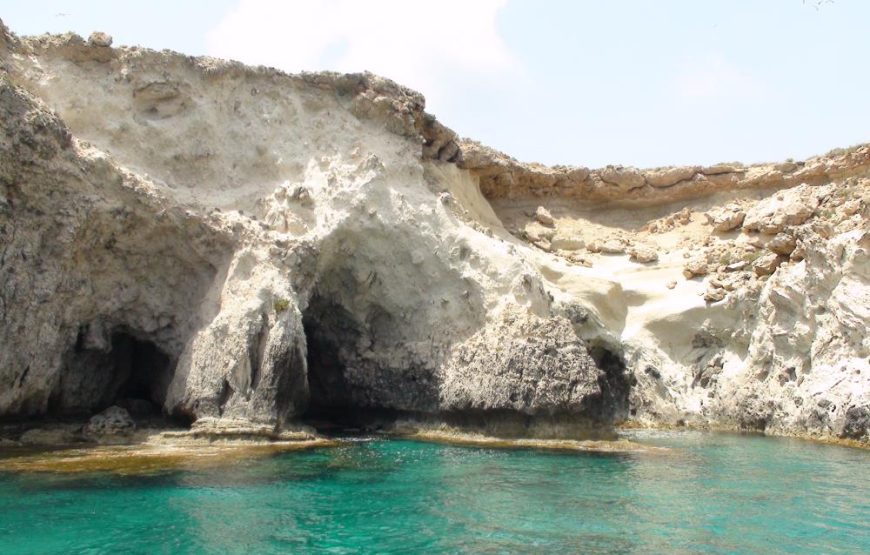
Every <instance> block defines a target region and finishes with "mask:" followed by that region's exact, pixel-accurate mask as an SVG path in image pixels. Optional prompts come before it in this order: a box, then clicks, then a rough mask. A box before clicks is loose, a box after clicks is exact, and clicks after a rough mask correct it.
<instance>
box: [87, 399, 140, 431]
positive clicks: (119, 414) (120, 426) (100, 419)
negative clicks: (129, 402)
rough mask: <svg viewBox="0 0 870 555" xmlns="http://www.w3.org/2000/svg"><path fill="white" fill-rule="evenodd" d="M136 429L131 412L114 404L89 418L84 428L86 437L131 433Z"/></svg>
mask: <svg viewBox="0 0 870 555" xmlns="http://www.w3.org/2000/svg"><path fill="white" fill-rule="evenodd" d="M135 430H136V423H135V422H134V421H133V419H132V418H131V417H130V413H129V412H127V411H126V410H125V409H122V408H121V407H117V406H112V407H109V408H107V409H106V410H104V411H103V412H101V413H99V414H96V415H94V416H92V417H91V419H90V420H88V423H87V424H86V425H85V427H84V429H83V430H82V431H83V433H84V435H85V437H91V438H100V437H103V436H111V435H129V434H132V433H133V432H134V431H135Z"/></svg>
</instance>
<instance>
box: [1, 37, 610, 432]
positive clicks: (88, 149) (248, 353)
mask: <svg viewBox="0 0 870 555" xmlns="http://www.w3.org/2000/svg"><path fill="white" fill-rule="evenodd" d="M11 41H12V39H11V38H9V39H8V40H7V43H11ZM14 47H15V48H16V51H17V52H19V53H20V54H21V56H20V57H18V58H14V59H12V58H10V57H9V54H8V53H6V54H4V58H3V61H4V67H7V70H6V72H5V73H4V74H3V76H2V89H0V110H2V111H3V118H2V122H0V125H3V127H4V129H3V131H4V135H3V136H4V137H5V140H4V142H3V143H2V145H0V146H2V149H0V156H2V168H3V170H2V171H3V174H2V175H0V178H2V181H0V183H2V187H3V189H2V191H3V197H2V198H3V204H2V214H0V229H2V230H3V233H4V237H6V238H8V239H7V241H5V242H4V244H3V257H2V263H0V272H2V273H0V275H2V276H3V289H2V304H0V309H2V311H3V317H4V319H3V322H4V325H3V326H2V328H0V334H2V338H3V342H4V344H6V345H15V346H16V348H14V349H4V350H3V353H2V354H0V379H2V380H3V383H4V384H7V387H4V388H3V390H2V392H0V414H5V415H18V414H30V415H39V414H74V413H75V414H88V413H93V412H95V411H99V410H102V409H104V408H105V407H107V406H110V405H112V404H114V403H119V402H122V403H126V404H127V405H129V406H133V405H135V406H142V405H143V404H145V405H148V404H153V405H155V406H158V407H160V408H161V409H162V410H163V411H164V412H167V413H169V414H174V415H179V416H185V417H187V418H190V419H191V420H202V421H220V420H226V421H233V422H237V421H248V422H263V423H267V424H274V425H282V424H285V423H287V422H290V421H292V420H297V419H299V418H301V417H302V416H303V415H304V414H306V411H308V410H309V408H311V407H312V406H319V407H332V408H336V409H348V410H350V409H353V408H362V409H386V410H395V411H403V412H414V413H428V414H437V413H440V412H449V411H462V410H465V409H482V410H507V411H514V412H517V413H523V414H532V415H533V414H538V413H541V414H545V413H546V414H549V413H565V414H577V415H579V416H583V417H584V418H588V419H590V420H595V421H599V422H602V423H605V424H606V423H610V422H612V421H613V420H614V419H615V418H617V416H618V415H617V411H614V410H610V412H607V413H606V414H605V412H603V409H602V408H601V406H602V403H601V402H599V401H596V399H600V398H601V397H602V395H603V393H602V389H601V386H600V385H599V374H600V372H601V371H600V369H599V368H598V366H596V363H595V361H594V360H593V358H592V357H591V356H590V354H589V353H588V352H587V348H586V343H585V342H584V340H583V339H581V338H580V337H578V336H577V335H576V333H575V331H574V330H573V328H572V327H571V326H570V325H569V324H567V323H566V322H565V321H564V320H563V319H560V318H561V317H560V316H557V315H555V314H553V313H552V311H551V308H550V304H551V299H550V297H549V296H548V294H547V292H546V290H545V289H544V287H543V286H542V284H541V279H540V276H539V275H538V273H537V271H536V270H535V269H534V267H533V266H532V265H531V264H530V263H529V262H528V261H526V260H525V259H524V258H523V256H522V255H521V253H520V252H519V251H518V250H517V249H516V247H514V246H512V245H511V244H509V241H508V240H507V238H508V237H509V235H508V234H507V233H506V232H505V231H504V230H503V229H500V226H498V220H497V218H495V216H494V215H492V213H491V210H490V209H489V207H488V204H487V203H486V201H485V200H484V199H483V198H482V197H481V196H480V194H479V192H478V190H477V187H476V184H475V183H474V182H473V181H472V180H471V178H470V176H468V175H467V174H466V173H464V172H462V171H460V170H459V169H458V168H456V167H455V165H453V164H452V163H449V162H456V161H457V160H458V159H459V158H458V150H457V148H458V147H457V146H456V143H455V142H454V141H453V135H452V132H449V130H447V129H446V128H444V127H443V126H440V124H437V122H435V121H434V120H433V119H431V118H429V117H428V116H426V115H425V114H424V113H423V112H422V98H421V97H420V96H419V95H417V94H416V93H413V92H412V91H408V90H407V89H404V88H402V87H399V86H398V85H395V84H393V83H391V82H388V81H386V80H383V79H380V78H377V77H374V76H370V75H360V76H342V75H333V74H318V75H304V76H287V75H283V74H280V73H278V72H267V71H264V70H253V69H249V68H245V67H243V66H239V65H235V64H227V63H223V62H217V61H214V60H206V59H200V60H194V59H190V58H185V57H182V56H178V55H171V54H158V53H154V52H149V51H143V50H138V49H112V48H111V47H110V45H109V44H108V40H103V39H102V38H100V37H97V38H96V39H93V40H91V41H90V42H88V43H85V42H83V41H81V40H80V39H79V38H77V37H75V36H72V35H67V36H61V37H40V38H36V39H28V40H25V41H17V39H16V42H15V46H14ZM36 60H38V61H39V66H37V65H35V64H32V62H33V61H36ZM264 110H265V111H266V112H268V113H269V114H271V115H269V116H268V117H264V116H263V113H264ZM289 129H294V130H295V131H293V133H291V134H289V135H288V130H289ZM421 136H422V142H423V143H424V146H423V149H422V151H421V146H420V142H421ZM299 137H303V138H302V139H300V138H299ZM84 140H87V143H86V142H84ZM240 145H244V146H240ZM248 145H250V150H245V149H246V148H248ZM427 153H428V155H427ZM427 156H428V157H431V158H433V159H434V160H436V161H427V160H425V158H426V157H427ZM445 161H446V162H445ZM133 168H135V169H133ZM34 304H37V305H39V306H40V307H41V308H40V310H39V311H33V310H32V309H30V307H32V306H33V305H34ZM507 314H510V315H511V316H510V317H509V321H510V325H507V324H505V322H506V321H507V320H506V319H507V318H508V317H507V316H506V315H507ZM536 330H537V331H536ZM553 330H558V335H557V336H554V337H552V338H550V339H546V338H542V339H541V340H538V339H536V337H535V336H536V334H537V333H538V332H540V333H541V334H543V335H546V334H548V333H550V331H553ZM554 333H555V332H554ZM503 342H507V343H506V344H510V345H513V347H511V348H510V349H509V350H508V351H502V349H501V348H500V346H501V345H502V343H503ZM472 353H476V354H477V355H479V358H477V360H478V362H477V363H476V364H475V363H471V362H469V360H470V359H471V358H474V355H473V354H472ZM533 376H537V378H535V381H536V382H537V383H532V382H530V380H531V379H532V378H533ZM484 384H488V385H484ZM621 395H622V397H623V398H624V397H625V395H624V393H621ZM596 403H597V404H596ZM119 410H122V409H119ZM608 410H609V409H608Z"/></svg>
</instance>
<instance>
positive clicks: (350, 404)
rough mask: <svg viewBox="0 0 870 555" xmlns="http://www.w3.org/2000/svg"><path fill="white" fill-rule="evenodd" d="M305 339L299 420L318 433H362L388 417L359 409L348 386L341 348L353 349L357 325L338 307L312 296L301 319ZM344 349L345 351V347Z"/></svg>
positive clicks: (386, 413)
mask: <svg viewBox="0 0 870 555" xmlns="http://www.w3.org/2000/svg"><path fill="white" fill-rule="evenodd" d="M302 324H303V326H304V329H305V337H306V339H307V351H308V358H307V367H308V391H309V401H308V409H307V410H306V411H305V413H304V414H303V416H302V419H303V420H304V421H306V422H307V423H309V424H311V425H312V426H314V427H315V428H317V429H318V430H319V431H321V432H325V433H329V432H330V431H341V432H342V433H346V432H349V431H351V432H352V431H353V430H364V429H367V428H371V427H377V425H378V423H379V422H381V421H382V420H384V419H389V418H391V417H392V414H391V411H387V410H378V409H372V408H367V407H364V406H361V405H360V403H359V399H357V398H356V396H355V395H354V392H353V388H352V385H351V384H349V383H348V379H347V368H346V367H345V364H344V362H343V361H342V357H341V351H342V348H343V346H355V345H357V342H358V341H359V339H360V337H361V335H362V334H363V332H362V330H361V328H360V326H361V325H360V324H359V323H358V322H357V321H356V320H355V319H354V318H353V316H352V315H351V314H350V313H349V312H348V311H347V309H345V308H344V307H342V306H341V305H339V304H337V303H334V302H330V301H329V300H328V299H325V298H324V297H321V296H319V295H315V296H314V297H312V299H311V303H310V305H309V308H308V310H306V311H305V313H304V314H303V317H302ZM345 348H346V347H345Z"/></svg>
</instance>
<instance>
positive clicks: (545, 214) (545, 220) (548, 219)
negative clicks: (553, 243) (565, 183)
mask: <svg viewBox="0 0 870 555" xmlns="http://www.w3.org/2000/svg"><path fill="white" fill-rule="evenodd" d="M535 219H536V220H537V221H538V222H540V224H541V225H546V226H549V227H552V226H553V223H554V220H553V216H552V215H551V214H550V211H549V210H547V209H546V208H544V207H543V206H538V208H537V209H536V210H535Z"/></svg>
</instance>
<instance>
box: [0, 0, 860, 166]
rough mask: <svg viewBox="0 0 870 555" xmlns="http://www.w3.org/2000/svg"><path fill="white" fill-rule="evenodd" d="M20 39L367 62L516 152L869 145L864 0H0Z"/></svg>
mask: <svg viewBox="0 0 870 555" xmlns="http://www.w3.org/2000/svg"><path fill="white" fill-rule="evenodd" d="M0 18H2V19H3V20H4V21H5V22H6V24H7V25H8V26H9V27H11V29H12V30H13V31H15V32H16V33H18V34H34V33H41V32H46V31H51V32H61V31H66V30H73V31H76V32H78V33H79V34H82V35H85V36H87V35H88V34H89V33H90V32H91V31H93V30H103V31H106V32H108V33H109V34H111V35H113V36H114V38H115V44H116V45H118V44H139V45H143V46H148V47H152V48H158V49H160V48H169V49H172V50H178V51H182V52H185V53H189V54H211V55H215V56H222V57H229V58H235V59H238V60H241V61H244V62H249V63H262V64H266V65H271V66H275V67H279V68H281V69H284V70H287V71H299V70H303V69H306V70H316V69H335V70H340V71H359V70H363V69H369V70H371V71H374V72H376V73H380V74H382V75H385V76H387V77H390V78H392V79H395V80H396V81H398V82H400V83H402V84H405V85H408V86H410V87H412V88H415V89H418V90H420V91H421V92H423V93H424V94H425V95H426V97H427V106H428V110H429V111H430V112H432V113H434V114H435V115H436V116H438V118H439V119H440V120H441V121H442V122H444V123H445V124H447V125H448V126H449V127H452V128H453V129H454V130H456V131H457V132H458V133H460V134H461V135H465V136H469V137H472V138H475V139H478V140H480V141H482V142H484V143H486V144H489V145H491V146H493V147H496V148H499V149H501V150H504V151H505V152H507V153H508V154H510V155H512V156H514V157H516V158H518V159H521V160H524V161H540V162H544V163H548V164H556V163H565V164H582V165H587V166H593V167H594V166H602V165H605V164H610V163H621V164H630V165H638V166H655V165H665V164H678V163H679V164H683V163H710V162H715V161H726V160H727V161H730V160H741V161H745V162H754V161H763V160H779V159H784V158H788V157H794V158H804V157H806V156H810V155H813V154H818V153H823V152H825V151H827V150H830V149H831V148H834V147H839V146H848V145H851V144H855V143H859V142H868V141H870V1H866V0H835V1H834V2H828V3H823V4H822V5H820V6H816V2H813V1H809V0H808V1H807V2H803V1H802V0H763V1H762V0H721V1H713V0H704V1H700V0H682V1H681V0H656V1H651V0H649V1H642V0H634V1H631V0H609V1H603V0H601V1H595V2H593V1H571V0H565V1H557V0H551V1H548V0H440V1H439V2H431V1H430V2H417V1H413V0H370V1H366V0H304V1H293V0H284V1H281V0H218V1H208V2H206V1H202V0H197V1H192V0H191V1H185V0H174V1H171V2H170V1H165V0H149V1H148V2H121V1H118V0H114V1H86V0H78V1H71V0H55V1H37V0H29V1H24V0H0Z"/></svg>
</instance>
